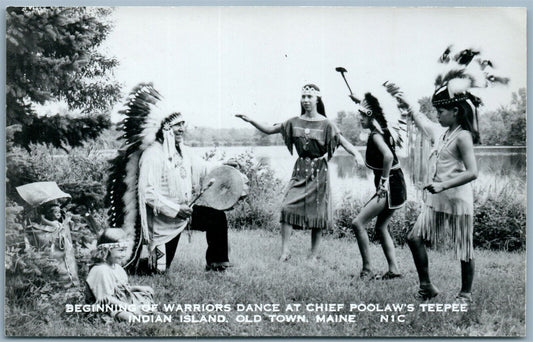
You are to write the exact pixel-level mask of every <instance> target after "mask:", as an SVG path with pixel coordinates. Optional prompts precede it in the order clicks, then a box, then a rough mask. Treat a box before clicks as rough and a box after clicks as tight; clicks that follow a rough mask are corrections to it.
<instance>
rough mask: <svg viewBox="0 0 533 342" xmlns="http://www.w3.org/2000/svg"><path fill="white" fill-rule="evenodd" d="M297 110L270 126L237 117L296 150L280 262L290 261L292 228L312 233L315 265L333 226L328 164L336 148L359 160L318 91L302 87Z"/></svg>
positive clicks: (284, 206) (284, 213) (285, 201)
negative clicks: (325, 233)
mask: <svg viewBox="0 0 533 342" xmlns="http://www.w3.org/2000/svg"><path fill="white" fill-rule="evenodd" d="M300 106H301V113H300V115H299V116H295V117H292V118H290V119H289V120H286V121H285V122H283V123H278V124H275V125H273V126H268V125H264V124H261V123H258V122H256V121H255V120H253V119H250V118H248V117H247V116H246V115H243V114H237V115H236V116H237V117H238V118H241V119H242V120H244V121H246V122H249V123H251V124H252V125H253V126H254V127H256V128H257V129H258V130H260V131H261V132H263V133H265V134H277V133H280V134H281V135H282V137H283V140H284V142H285V144H286V145H287V148H288V149H289V151H290V153H291V154H292V152H293V148H296V151H297V153H298V156H299V158H298V159H297V160H296V163H295V165H294V169H293V173H292V177H291V180H290V181H289V184H288V187H287V190H286V192H285V197H284V199H283V202H282V208H281V217H280V222H281V256H280V258H279V259H280V260H281V261H287V260H288V259H289V258H290V252H289V244H288V241H289V237H290V235H291V232H292V229H293V228H296V229H310V230H311V253H310V255H309V259H311V260H313V261H315V260H316V259H317V258H318V246H319V244H320V239H321V235H322V229H327V228H328V227H331V225H332V223H333V222H332V220H333V211H332V201H331V187H330V183H329V173H328V161H329V159H331V157H332V156H333V153H334V152H335V150H336V149H337V147H338V146H339V145H342V146H343V147H344V149H345V150H346V151H347V152H348V153H350V154H352V155H353V156H355V157H356V163H358V162H359V160H360V159H362V158H361V157H360V155H359V152H357V151H356V150H355V148H354V147H353V146H352V145H351V144H350V143H349V142H348V141H347V140H346V139H345V138H344V137H342V135H341V134H340V132H339V130H338V129H337V127H336V126H335V124H334V123H333V122H331V121H330V120H329V119H328V118H327V117H326V112H325V110H324V103H323V102H322V97H321V94H320V89H319V88H318V87H317V86H316V85H314V84H306V85H304V86H303V87H302V94H301V98H300ZM358 158H359V159H358Z"/></svg>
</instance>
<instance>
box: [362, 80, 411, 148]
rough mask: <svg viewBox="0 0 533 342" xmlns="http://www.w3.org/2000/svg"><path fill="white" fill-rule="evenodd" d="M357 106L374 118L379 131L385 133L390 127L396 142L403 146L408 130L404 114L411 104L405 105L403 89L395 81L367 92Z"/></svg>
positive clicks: (374, 124)
mask: <svg viewBox="0 0 533 342" xmlns="http://www.w3.org/2000/svg"><path fill="white" fill-rule="evenodd" d="M356 102H357V101H356ZM356 106H357V109H358V111H359V112H360V113H361V114H363V115H366V116H368V117H370V118H371V119H372V125H373V126H374V128H375V129H376V130H377V131H378V132H380V133H381V134H383V133H384V130H385V129H388V131H389V133H390V135H391V137H392V139H393V140H394V144H395V145H396V146H398V147H402V144H403V141H404V135H405V132H406V121H405V120H404V116H405V111H406V110H407V109H408V107H409V106H407V105H404V102H403V100H402V98H401V91H400V89H399V88H398V87H397V86H396V85H395V84H394V83H391V82H388V81H387V82H385V83H383V84H381V85H380V86H377V87H375V88H374V89H372V90H370V91H369V92H366V93H365V95H364V98H363V100H359V103H356Z"/></svg>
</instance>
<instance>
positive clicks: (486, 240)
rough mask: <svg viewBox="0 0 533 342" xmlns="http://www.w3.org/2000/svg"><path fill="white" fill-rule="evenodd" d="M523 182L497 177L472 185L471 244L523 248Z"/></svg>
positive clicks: (524, 243) (512, 248)
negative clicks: (472, 236)
mask: <svg viewBox="0 0 533 342" xmlns="http://www.w3.org/2000/svg"><path fill="white" fill-rule="evenodd" d="M525 188H526V187H525V184H524V182H523V181H522V180H520V179H518V178H510V177H504V178H502V177H497V178H495V179H494V182H487V184H484V185H481V186H479V187H476V188H474V192H475V193H474V199H475V202H476V203H475V206H474V246H475V247H478V248H484V249H492V250H504V251H521V250H525V248H526V210H527V208H526V196H525V193H523V192H522V191H524V190H523V189H525Z"/></svg>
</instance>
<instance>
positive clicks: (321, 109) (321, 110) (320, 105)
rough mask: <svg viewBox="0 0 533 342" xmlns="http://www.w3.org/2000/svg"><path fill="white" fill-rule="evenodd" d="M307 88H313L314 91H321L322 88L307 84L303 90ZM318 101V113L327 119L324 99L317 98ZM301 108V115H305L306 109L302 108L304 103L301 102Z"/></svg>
mask: <svg viewBox="0 0 533 342" xmlns="http://www.w3.org/2000/svg"><path fill="white" fill-rule="evenodd" d="M305 87H311V88H313V89H316V90H318V91H320V88H318V86H316V85H314V84H312V83H310V84H306V85H304V86H303V88H305ZM316 100H317V101H316V111H317V112H318V114H320V115H323V116H325V117H327V115H326V109H325V108H324V102H322V97H321V96H317V97H316ZM300 108H301V109H302V110H301V113H300V115H303V114H305V109H304V106H302V102H300Z"/></svg>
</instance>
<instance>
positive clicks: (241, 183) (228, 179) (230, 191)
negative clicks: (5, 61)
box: [196, 165, 248, 210]
mask: <svg viewBox="0 0 533 342" xmlns="http://www.w3.org/2000/svg"><path fill="white" fill-rule="evenodd" d="M247 181H248V179H247V178H246V176H245V175H243V174H242V173H240V172H239V171H238V170H237V169H235V168H234V167H231V166H227V165H222V166H219V167H216V168H215V169H213V170H212V171H211V172H210V173H209V174H208V175H207V176H206V177H205V182H204V183H212V184H211V185H210V186H209V187H208V188H207V189H205V191H203V193H202V194H201V195H200V197H199V198H198V200H197V201H196V204H197V205H202V206H205V207H210V208H214V209H217V210H228V209H230V208H232V207H233V206H234V205H235V203H237V201H238V200H239V198H241V197H243V196H246V193H247V189H248V186H247V184H246V183H247Z"/></svg>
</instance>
